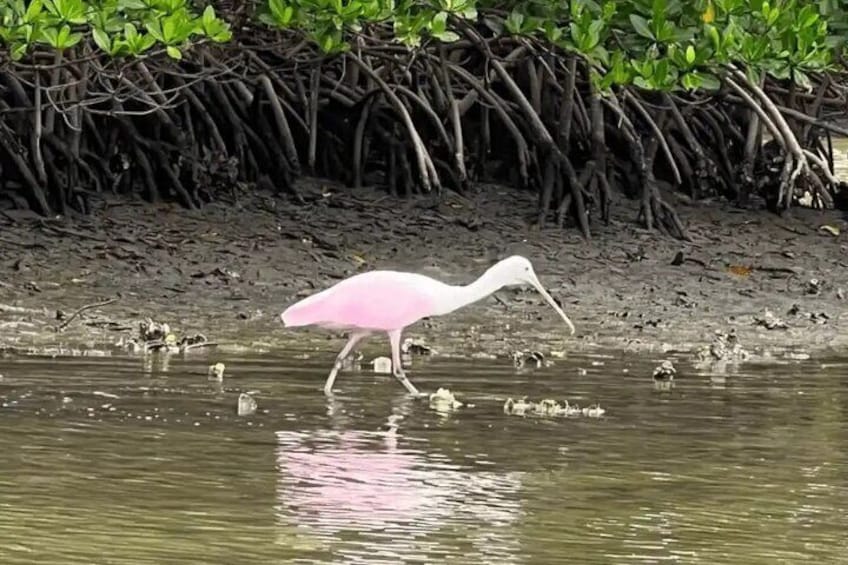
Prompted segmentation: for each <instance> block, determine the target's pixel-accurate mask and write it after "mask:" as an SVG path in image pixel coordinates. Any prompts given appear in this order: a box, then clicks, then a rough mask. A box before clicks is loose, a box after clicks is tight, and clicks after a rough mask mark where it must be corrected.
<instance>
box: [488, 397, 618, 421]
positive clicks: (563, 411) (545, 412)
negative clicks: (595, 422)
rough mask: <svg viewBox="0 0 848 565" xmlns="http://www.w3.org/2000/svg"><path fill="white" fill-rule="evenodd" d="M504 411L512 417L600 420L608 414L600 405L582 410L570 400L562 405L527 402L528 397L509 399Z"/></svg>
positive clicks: (552, 400)
mask: <svg viewBox="0 0 848 565" xmlns="http://www.w3.org/2000/svg"><path fill="white" fill-rule="evenodd" d="M503 409H504V413H505V414H508V415H510V416H528V415H529V416H540V417H570V416H581V415H582V416H586V417H589V418H599V417H601V416H603V415H604V414H605V413H606V410H604V409H603V408H601V406H600V404H597V405H593V406H587V407H585V408H582V409H581V408H580V406H578V405H577V404H570V403H569V402H568V400H566V401H565V404H560V403H559V402H557V401H556V400H554V399H552V398H545V399H543V400H541V401H539V402H533V401H530V400H527V397H523V398H519V399H518V400H513V399H512V398H507V400H506V402H505V403H504V408H503Z"/></svg>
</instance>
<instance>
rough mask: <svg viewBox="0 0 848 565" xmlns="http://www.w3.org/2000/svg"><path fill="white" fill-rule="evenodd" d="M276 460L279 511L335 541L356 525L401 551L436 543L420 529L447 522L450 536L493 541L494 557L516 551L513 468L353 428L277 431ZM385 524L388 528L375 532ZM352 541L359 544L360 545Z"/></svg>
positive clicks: (488, 544)
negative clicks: (495, 467) (480, 465)
mask: <svg viewBox="0 0 848 565" xmlns="http://www.w3.org/2000/svg"><path fill="white" fill-rule="evenodd" d="M277 465H278V470H279V481H278V499H279V503H280V508H279V509H280V514H281V516H280V517H281V519H284V520H285V521H287V522H293V523H294V524H296V525H297V526H299V527H300V528H302V529H303V530H304V533H309V534H311V535H313V536H316V537H319V538H322V539H325V540H328V541H330V540H332V541H338V540H339V536H338V534H339V533H340V532H342V531H348V532H356V533H357V534H358V535H359V537H360V538H361V537H363V536H364V537H370V538H373V540H372V541H373V542H374V543H375V545H374V547H373V550H374V551H377V550H382V551H384V550H386V546H387V544H389V545H392V544H393V546H394V547H393V551H395V552H399V553H405V551H404V549H406V550H409V551H412V550H415V551H421V550H427V549H428V548H429V549H430V550H434V548H435V547H436V546H440V545H444V542H445V540H439V539H438V538H439V536H434V537H436V538H437V539H435V540H431V541H429V542H428V541H427V540H426V538H427V534H434V533H435V532H437V531H440V530H443V529H445V528H448V529H450V528H454V532H453V533H452V534H451V536H453V542H454V543H459V544H461V545H463V546H464V547H465V548H467V547H468V544H469V543H470V544H471V545H472V546H477V545H478V544H483V546H485V547H480V548H479V549H480V550H482V552H483V553H489V551H488V550H495V549H496V548H497V552H496V553H497V555H498V561H499V562H500V563H504V562H507V561H510V559H508V556H509V554H512V553H514V552H515V551H517V547H513V546H517V542H516V541H515V540H514V538H513V537H512V531H511V530H512V526H513V525H514V523H515V522H516V521H517V519H518V517H519V516H520V511H521V510H520V503H519V500H520V496H519V489H520V486H521V483H520V476H519V474H518V473H500V474H497V473H493V472H482V471H478V472H468V471H465V470H462V469H460V468H458V467H457V466H455V465H452V464H450V463H449V462H448V461H447V460H445V459H442V458H438V457H436V456H434V455H428V454H424V453H421V452H417V451H412V450H403V449H399V448H397V447H396V445H395V441H394V439H393V438H387V437H386V436H385V435H384V434H381V433H367V432H357V431H344V432H322V433H312V434H310V433H301V432H277ZM386 531H390V532H391V536H387V535H377V534H383V533H384V532H386ZM463 536H464V537H463ZM347 537H349V536H346V539H347ZM441 537H443V536H441ZM404 540H405V541H404ZM356 543H357V547H358V548H359V551H362V550H363V549H365V547H368V543H367V541H364V540H363V539H358V540H357V542H356ZM447 543H450V541H449V540H448V542H447ZM363 544H365V546H364V547H363ZM505 558H506V561H504V559H505Z"/></svg>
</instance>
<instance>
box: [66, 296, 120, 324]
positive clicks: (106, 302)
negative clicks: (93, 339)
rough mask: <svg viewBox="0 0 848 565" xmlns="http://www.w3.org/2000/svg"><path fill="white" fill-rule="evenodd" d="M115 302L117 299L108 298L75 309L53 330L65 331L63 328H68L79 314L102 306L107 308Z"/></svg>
mask: <svg viewBox="0 0 848 565" xmlns="http://www.w3.org/2000/svg"><path fill="white" fill-rule="evenodd" d="M117 301H118V299H117V298H109V299H108V300H103V301H101V302H93V303H91V304H86V305H85V306H81V307H80V308H77V309H76V310H75V311H74V312H73V313H72V314H71V315H70V316H68V317H67V318H65V319H64V320H63V321H62V323H61V324H59V325H58V326H56V327H55V330H56V331H57V332H59V331H62V330H63V329H65V328H67V327H68V325H69V324H70V323H71V322H73V321H74V320H75V319H76V317H77V316H79V315H80V314H82V313H83V312H85V311H86V310H91V309H93V308H101V307H103V306H108V305H109V304H112V303H114V302H117Z"/></svg>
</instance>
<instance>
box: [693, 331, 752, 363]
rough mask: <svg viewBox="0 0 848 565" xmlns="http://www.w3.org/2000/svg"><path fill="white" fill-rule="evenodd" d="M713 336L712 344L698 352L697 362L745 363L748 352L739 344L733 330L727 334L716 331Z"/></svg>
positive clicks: (748, 355)
mask: <svg viewBox="0 0 848 565" xmlns="http://www.w3.org/2000/svg"><path fill="white" fill-rule="evenodd" d="M715 334H716V335H715V338H714V339H713V341H712V343H710V344H709V345H705V346H703V347H701V349H699V350H698V361H699V362H701V363H709V362H716V361H745V360H747V359H748V358H749V357H750V354H749V353H748V351H747V350H745V349H744V348H743V347H742V345H740V344H739V338H738V336H737V335H736V330H735V329H733V328H732V329H731V330H730V331H729V332H727V333H725V332H723V331H721V330H716V332H715Z"/></svg>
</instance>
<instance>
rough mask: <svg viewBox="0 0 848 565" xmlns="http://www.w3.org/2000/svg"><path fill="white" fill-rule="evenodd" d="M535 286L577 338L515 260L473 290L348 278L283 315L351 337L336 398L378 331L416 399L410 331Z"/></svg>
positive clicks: (400, 277) (375, 276) (383, 276)
mask: <svg viewBox="0 0 848 565" xmlns="http://www.w3.org/2000/svg"><path fill="white" fill-rule="evenodd" d="M525 284H529V285H531V286H533V287H534V288H535V289H536V290H538V291H539V293H540V294H541V295H542V297H543V298H544V299H545V300H546V301H547V302H548V304H550V305H551V306H552V307H553V309H554V310H556V312H557V313H558V314H559V315H560V316H561V317H562V319H563V320H565V323H566V324H568V327H569V328H570V330H571V334H572V335H573V334H574V324H572V323H571V320H569V319H568V316H566V315H565V312H563V311H562V309H561V308H560V307H559V306H558V305H557V303H556V302H555V301H554V299H553V298H551V295H550V294H548V292H547V291H546V290H545V288H544V287H543V286H542V283H540V282H539V279H538V277H536V273H535V272H534V271H533V266H532V265H531V264H530V261H528V260H527V259H525V258H524V257H521V256H518V255H513V256H512V257H508V258H507V259H504V260H502V261H499V262H498V263H496V264H495V265H494V266H492V267H490V268H489V269H488V270H487V271H486V272H485V273H483V275H482V276H481V277H480V278H479V279H477V280H476V281H474V282H473V283H471V284H468V285H464V286H462V285H459V286H454V285H449V284H445V283H443V282H441V281H437V280H435V279H432V278H430V277H427V276H424V275H419V274H416V273H404V272H399V271H369V272H366V273H360V274H358V275H354V276H352V277H350V278H347V279H345V280H343V281H341V282H339V283H337V284H335V285H333V286H331V287H330V288H327V289H325V290H322V291H321V292H318V293H317V294H313V295H312V296H308V297H306V298H304V299H303V300H301V301H299V302H296V303H295V304H292V305H291V306H289V307H288V308H286V310H285V311H284V312H283V313H282V314H280V319H282V321H283V325H285V326H286V327H301V326H318V327H322V328H326V329H332V330H345V331H348V332H349V337H348V341H347V343H346V344H345V346H344V347H343V348H342V350H341V352H340V353H339V355H338V357H336V362H335V364H334V365H333V369H332V370H331V371H330V375H329V376H328V377H327V382H326V383H324V394H326V395H327V396H330V395H331V394H332V390H333V383H334V382H335V380H336V375H337V374H338V372H339V370H340V369H341V367H342V362H343V361H344V359H345V358H346V357H347V356H348V355H350V353H351V352H352V351H353V349H354V347H356V345H357V344H358V343H359V342H360V341H362V339H364V338H366V337H368V336H369V335H371V334H372V333H375V332H386V333H387V334H388V336H389V344H390V345H391V348H392V373H393V374H394V376H395V378H396V379H397V380H398V381H399V382H400V383H401V384H402V385H403V386H404V387H405V388H406V390H408V391H409V392H410V393H411V394H413V395H415V396H419V395H420V393H419V392H418V390H417V389H416V388H415V386H413V384H412V383H411V382H409V379H408V378H407V377H406V374H405V373H404V371H403V366H402V365H401V360H400V339H401V333H402V332H403V330H404V328H406V327H407V326H410V325H412V324H414V323H415V322H417V321H419V320H420V319H422V318H426V317H429V316H443V315H445V314H448V313H450V312H453V311H454V310H457V309H458V308H462V307H463V306H466V305H468V304H472V303H474V302H477V301H478V300H480V299H482V298H485V297H487V296H489V295H490V294H492V293H493V292H495V291H497V290H499V289H501V288H503V287H505V286H516V285H525Z"/></svg>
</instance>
